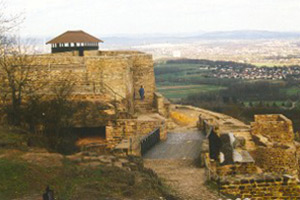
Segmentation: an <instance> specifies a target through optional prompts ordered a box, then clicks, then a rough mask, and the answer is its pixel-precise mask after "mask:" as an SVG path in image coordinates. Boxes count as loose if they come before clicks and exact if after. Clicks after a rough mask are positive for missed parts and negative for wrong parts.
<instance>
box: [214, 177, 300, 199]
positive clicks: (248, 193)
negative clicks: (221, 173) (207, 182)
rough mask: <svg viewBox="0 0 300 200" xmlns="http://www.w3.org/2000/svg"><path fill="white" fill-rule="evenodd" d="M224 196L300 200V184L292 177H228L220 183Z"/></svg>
mask: <svg viewBox="0 0 300 200" xmlns="http://www.w3.org/2000/svg"><path fill="white" fill-rule="evenodd" d="M219 189H220V192H221V193H222V194H227V195H233V196H235V197H239V198H242V199H244V198H250V199H251V200H262V199H300V182H299V181H298V180H297V179H295V178H293V177H290V176H278V175H271V174H260V175H252V176H251V175H249V176H248V177H246V176H240V177H226V179H225V178H224V179H222V180H221V181H220V182H219Z"/></svg>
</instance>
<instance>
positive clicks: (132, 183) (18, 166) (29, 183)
mask: <svg viewBox="0 0 300 200" xmlns="http://www.w3.org/2000/svg"><path fill="white" fill-rule="evenodd" d="M0 141H1V143H0V199H1V200H11V199H15V200H17V199H18V200H21V199H22V200H24V199H26V200H27V199H28V200H29V199H30V200H37V199H40V198H41V196H42V194H43V192H44V190H45V188H46V186H47V185H49V186H50V188H51V189H53V190H54V193H55V197H56V198H57V199H61V200H68V199H72V200H73V199H78V200H85V199H86V200H93V199H95V200H96V199H142V198H148V199H165V198H166V199H170V198H171V197H170V196H169V194H168V189H167V188H166V187H165V186H164V185H163V184H162V182H161V180H160V179H159V178H158V177H157V176H156V174H155V173H153V172H152V171H151V170H146V169H145V168H143V166H142V163H141V161H140V160H139V159H137V158H134V157H132V158H126V157H125V158H117V157H109V156H107V157H105V156H104V157H102V158H101V159H100V158H99V159H98V160H99V161H98V163H97V162H96V159H97V157H93V156H91V155H85V156H84V155H82V156H81V157H80V156H79V157H77V158H81V159H82V160H81V161H80V162H76V161H75V163H74V160H73V161H72V160H71V158H72V157H66V156H63V155H61V154H57V153H49V152H47V151H46V150H44V149H39V148H32V147H28V146H27V144H26V137H25V136H24V134H23V133H22V131H20V130H17V129H11V128H10V129H8V128H3V127H1V128H0ZM75 157H76V156H75ZM73 158H74V156H73ZM110 158H112V161H109V159H110ZM92 160H94V161H92ZM113 160H119V161H122V162H123V163H127V162H128V163H135V164H130V165H132V166H135V167H134V168H128V167H127V168H126V167H122V163H121V166H120V164H118V163H120V162H118V163H117V162H113ZM126 160H128V161H126ZM104 161H105V162H104ZM101 162H103V163H102V164H101ZM112 165H115V166H112ZM117 165H118V166H117ZM171 199H172V198H171Z"/></svg>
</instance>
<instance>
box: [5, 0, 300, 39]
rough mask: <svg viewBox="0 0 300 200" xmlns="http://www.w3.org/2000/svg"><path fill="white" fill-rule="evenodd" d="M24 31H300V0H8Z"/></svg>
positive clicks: (35, 33)
mask: <svg viewBox="0 0 300 200" xmlns="http://www.w3.org/2000/svg"><path fill="white" fill-rule="evenodd" d="M6 7H7V9H6V11H7V12H10V13H20V12H22V13H24V16H25V18H26V19H25V22H24V23H23V25H22V29H21V34H22V35H23V36H24V35H26V36H53V35H58V34H60V33H62V32H64V31H66V30H79V29H81V30H85V31H87V32H89V33H91V34H94V35H96V36H109V35H117V34H145V33H146V34H153V33H168V34H174V33H194V32H198V31H227V30H270V31H300V0H6Z"/></svg>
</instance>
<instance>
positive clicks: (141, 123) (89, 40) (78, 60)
mask: <svg viewBox="0 0 300 200" xmlns="http://www.w3.org/2000/svg"><path fill="white" fill-rule="evenodd" d="M99 42H102V41H101V40H100V39H97V38H95V37H93V36H91V35H89V34H87V33H85V32H83V31H68V32H66V33H64V34H62V35H60V36H58V37H56V38H54V39H53V40H50V41H49V42H48V44H51V45H52V53H51V54H45V55H37V56H34V57H33V62H32V67H31V68H30V71H31V73H30V79H31V80H32V82H34V83H35V84H36V85H44V87H41V89H40V90H38V91H37V92H39V93H42V94H47V97H49V98H50V97H51V95H54V94H53V91H54V90H53V88H57V87H60V86H62V85H64V83H69V85H71V87H72V92H71V94H70V95H69V96H68V98H69V99H71V100H72V101H74V102H84V103H85V104H84V106H82V107H83V108H82V110H81V111H79V112H77V113H76V114H75V117H74V119H72V122H73V125H74V128H75V130H76V129H77V130H76V131H77V132H80V133H81V135H86V136H88V135H89V133H91V134H90V135H97V136H101V137H102V140H101V142H100V141H98V142H97V141H95V140H93V141H92V142H88V144H86V143H85V142H84V141H81V142H79V144H84V145H90V146H91V148H97V145H99V148H100V146H101V147H103V146H105V148H108V149H109V150H114V149H116V148H120V149H121V150H122V151H126V153H129V154H136V155H139V154H140V148H141V147H140V143H139V141H140V140H141V138H142V137H144V136H145V135H147V134H149V133H151V132H153V131H154V130H157V129H159V130H160V139H165V138H166V118H165V117H167V116H168V105H169V104H168V102H167V101H166V100H165V99H164V98H163V96H161V95H160V94H158V93H156V92H155V89H156V87H155V78H154V71H153V60H152V56H151V55H148V54H145V53H142V52H138V51H99V50H98V43H99ZM141 86H143V87H144V89H145V98H144V99H143V100H141V99H140V96H139V92H138V91H139V89H140V87H141ZM145 114H147V115H145ZM87 141H89V140H87ZM91 143H92V144H91ZM100 143H101V144H100Z"/></svg>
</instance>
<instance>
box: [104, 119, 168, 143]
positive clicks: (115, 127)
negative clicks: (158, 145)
mask: <svg viewBox="0 0 300 200" xmlns="http://www.w3.org/2000/svg"><path fill="white" fill-rule="evenodd" d="M157 128H160V129H161V139H162V140H164V139H165V138H166V127H165V121H161V120H138V119H120V120H117V121H116V122H110V123H109V124H108V125H107V126H106V139H107V140H111V139H113V138H115V137H119V138H124V137H125V138H128V137H136V136H144V135H147V134H148V133H150V132H152V131H153V130H155V129H157Z"/></svg>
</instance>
